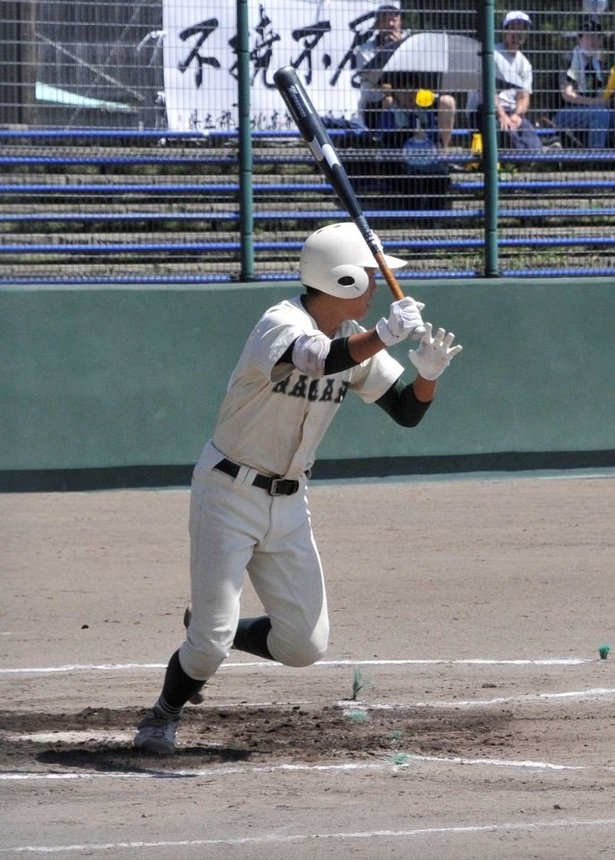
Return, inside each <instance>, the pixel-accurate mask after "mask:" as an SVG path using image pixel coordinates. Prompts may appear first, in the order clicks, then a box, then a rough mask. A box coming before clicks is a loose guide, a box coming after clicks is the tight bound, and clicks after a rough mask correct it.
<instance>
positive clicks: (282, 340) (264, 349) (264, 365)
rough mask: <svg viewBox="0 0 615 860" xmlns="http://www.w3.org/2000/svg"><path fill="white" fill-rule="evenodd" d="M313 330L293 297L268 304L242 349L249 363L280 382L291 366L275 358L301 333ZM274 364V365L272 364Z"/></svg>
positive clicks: (273, 380)
mask: <svg viewBox="0 0 615 860" xmlns="http://www.w3.org/2000/svg"><path fill="white" fill-rule="evenodd" d="M312 331H315V329H314V326H313V323H312V321H311V319H310V317H309V316H308V315H307V314H306V313H305V312H303V311H302V309H301V308H300V307H297V305H296V303H295V302H293V301H287V302H281V303H280V304H278V305H275V306H274V307H272V308H269V310H268V311H266V312H265V313H264V314H263V316H262V317H261V318H260V320H259V321H258V323H257V324H256V326H255V327H254V329H253V331H252V334H251V335H250V337H249V338H248V341H247V343H246V347H245V350H244V352H245V353H246V355H245V358H246V359H247V360H248V362H249V364H250V365H251V366H252V367H253V368H255V369H256V370H258V371H259V372H260V373H262V375H263V376H265V377H266V378H267V379H269V380H270V381H271V382H275V383H277V382H280V380H282V379H284V378H285V377H287V376H288V375H289V374H290V373H291V372H292V370H293V365H292V364H280V365H278V364H277V363H278V361H279V360H280V358H281V357H282V356H283V355H284V353H285V352H286V350H287V349H288V347H289V346H290V345H291V344H292V343H294V341H295V340H296V339H297V338H298V337H299V335H301V334H309V333H310V332H312ZM276 365H277V366H276Z"/></svg>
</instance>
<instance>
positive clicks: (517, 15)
mask: <svg viewBox="0 0 615 860" xmlns="http://www.w3.org/2000/svg"><path fill="white" fill-rule="evenodd" d="M531 25H532V22H531V19H530V16H529V15H527V14H526V13H525V12H521V11H513V12H508V13H507V15H506V16H505V18H504V21H503V23H502V30H503V35H502V40H501V42H498V43H497V44H496V46H495V51H494V62H495V70H496V90H497V91H496V96H495V110H496V121H497V123H498V128H499V130H500V146H501V147H503V148H504V149H541V148H542V143H541V140H540V137H539V136H538V134H537V133H536V130H535V129H534V126H533V125H532V123H531V122H530V121H529V120H528V118H527V114H528V111H529V109H530V98H531V95H532V78H533V69H532V64H531V63H530V61H529V60H528V58H527V57H526V56H525V54H524V53H523V52H522V51H521V48H522V47H523V45H524V44H525V41H526V39H527V35H528V32H529V29H530V27H531ZM467 108H468V111H469V113H470V116H471V121H472V122H473V123H474V125H475V126H476V127H477V128H479V129H481V130H482V123H483V110H482V95H481V93H480V92H478V90H475V91H473V92H471V93H469V95H468V105H467Z"/></svg>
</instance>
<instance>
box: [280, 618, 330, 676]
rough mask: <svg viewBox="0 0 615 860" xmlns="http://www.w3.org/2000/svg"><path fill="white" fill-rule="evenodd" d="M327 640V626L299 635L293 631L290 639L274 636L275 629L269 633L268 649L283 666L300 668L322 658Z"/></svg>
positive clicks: (325, 650)
mask: <svg viewBox="0 0 615 860" xmlns="http://www.w3.org/2000/svg"><path fill="white" fill-rule="evenodd" d="M328 640H329V628H328V626H327V627H326V629H318V630H317V631H310V633H309V634H306V635H305V636H301V635H300V634H298V633H297V631H294V636H293V638H292V639H290V640H289V639H281V638H280V637H279V636H276V632H275V630H272V631H271V633H270V634H269V640H268V645H269V650H270V651H271V656H272V657H273V658H274V659H275V660H277V661H278V662H279V663H283V664H284V666H292V667H294V668H297V669H299V668H302V667H305V666H311V665H312V663H316V662H317V661H318V660H320V659H322V657H324V655H325V654H326V652H327V645H328Z"/></svg>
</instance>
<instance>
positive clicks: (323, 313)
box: [302, 293, 346, 337]
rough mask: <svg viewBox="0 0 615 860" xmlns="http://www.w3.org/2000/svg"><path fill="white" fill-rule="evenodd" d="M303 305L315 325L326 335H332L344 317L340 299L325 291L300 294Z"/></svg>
mask: <svg viewBox="0 0 615 860" xmlns="http://www.w3.org/2000/svg"><path fill="white" fill-rule="evenodd" d="M302 301H303V306H304V308H305V309H306V311H307V312H308V313H309V315H310V316H311V317H313V318H314V320H315V321H316V325H317V326H318V328H319V329H320V331H321V332H323V334H326V335H327V337H333V335H334V334H335V332H336V331H337V330H338V328H339V327H340V325H341V324H342V323H343V322H344V320H345V319H346V315H345V314H344V311H343V308H342V307H340V300H339V299H336V298H334V297H332V296H328V295H327V294H326V293H318V294H310V295H306V296H302Z"/></svg>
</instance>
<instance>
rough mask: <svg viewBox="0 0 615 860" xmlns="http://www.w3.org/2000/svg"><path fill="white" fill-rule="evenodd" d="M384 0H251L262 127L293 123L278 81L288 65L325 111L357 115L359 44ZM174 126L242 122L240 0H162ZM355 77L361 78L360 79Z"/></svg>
mask: <svg viewBox="0 0 615 860" xmlns="http://www.w3.org/2000/svg"><path fill="white" fill-rule="evenodd" d="M380 2H381V0H260V2H257V0H250V2H249V24H250V35H249V40H250V41H249V44H250V69H251V110H252V124H253V128H254V129H255V130H268V131H271V130H276V129H277V130H281V129H289V128H293V127H294V125H293V122H292V120H291V118H290V116H289V115H288V113H287V112H286V108H285V105H284V103H283V101H282V98H281V96H280V94H279V93H278V91H277V89H276V87H275V84H274V83H273V74H274V72H275V71H276V70H277V69H279V68H280V67H281V66H287V65H292V66H294V68H296V69H297V72H298V73H299V75H300V76H301V79H302V80H303V82H304V84H305V86H306V89H307V91H308V93H309V94H310V97H311V99H312V101H313V102H314V106H315V107H316V110H317V111H318V112H319V113H320V114H321V115H323V116H332V117H345V118H347V119H351V118H356V116H357V103H358V98H359V89H358V81H357V80H356V75H355V61H354V50H355V48H356V47H357V45H359V44H360V43H362V42H364V41H365V39H366V38H367V37H368V36H369V35H370V34H371V31H372V30H373V24H374V10H375V9H376V8H377V7H378V6H379V5H380ZM163 28H164V33H165V36H164V86H165V99H166V108H167V121H168V124H169V128H170V129H172V130H175V131H185V130H198V131H206V130H207V129H211V130H213V129H219V130H228V129H234V128H236V126H237V9H236V2H235V0H207V2H205V3H203V2H202V0H201V2H195V0H163ZM353 77H354V80H353Z"/></svg>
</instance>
